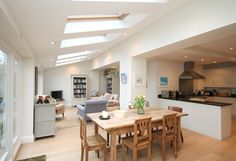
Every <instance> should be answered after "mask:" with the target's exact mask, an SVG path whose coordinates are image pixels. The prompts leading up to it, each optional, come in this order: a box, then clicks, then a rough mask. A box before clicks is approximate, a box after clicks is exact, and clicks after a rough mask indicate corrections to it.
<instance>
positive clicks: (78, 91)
mask: <svg viewBox="0 0 236 161" xmlns="http://www.w3.org/2000/svg"><path fill="white" fill-rule="evenodd" d="M87 79H88V78H87V76H86V75H72V105H73V106H75V105H77V104H78V103H79V104H84V102H85V101H86V100H87V94H88V85H87V84H88V83H87V82H88V80H87Z"/></svg>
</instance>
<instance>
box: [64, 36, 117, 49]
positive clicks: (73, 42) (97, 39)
mask: <svg viewBox="0 0 236 161" xmlns="http://www.w3.org/2000/svg"><path fill="white" fill-rule="evenodd" d="M119 36H120V34H117V33H115V34H107V35H102V36H92V37H82V38H76V39H67V40H62V41H61V48H65V47H72V46H82V45H88V44H97V43H103V42H107V41H111V40H113V39H115V38H117V37H119Z"/></svg>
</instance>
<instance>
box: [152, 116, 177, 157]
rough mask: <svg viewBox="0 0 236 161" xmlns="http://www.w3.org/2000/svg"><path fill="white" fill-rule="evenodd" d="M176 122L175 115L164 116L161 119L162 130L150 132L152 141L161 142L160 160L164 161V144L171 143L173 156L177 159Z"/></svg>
mask: <svg viewBox="0 0 236 161" xmlns="http://www.w3.org/2000/svg"><path fill="white" fill-rule="evenodd" d="M176 138H177V121H176V113H175V114H168V115H165V116H164V117H163V119H162V129H158V130H155V131H153V132H152V140H154V141H158V142H161V147H162V159H163V161H166V143H167V142H172V143H173V154H174V157H175V158H177V145H176Z"/></svg>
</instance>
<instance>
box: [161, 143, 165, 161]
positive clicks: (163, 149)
mask: <svg viewBox="0 0 236 161" xmlns="http://www.w3.org/2000/svg"><path fill="white" fill-rule="evenodd" d="M162 160H163V161H166V144H165V140H162Z"/></svg>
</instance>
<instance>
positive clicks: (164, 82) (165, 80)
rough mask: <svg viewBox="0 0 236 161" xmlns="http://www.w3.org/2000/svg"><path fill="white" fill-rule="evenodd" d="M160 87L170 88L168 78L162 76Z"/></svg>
mask: <svg viewBox="0 0 236 161" xmlns="http://www.w3.org/2000/svg"><path fill="white" fill-rule="evenodd" d="M159 81H160V87H168V85H169V79H168V77H166V76H161V77H160V79H159Z"/></svg>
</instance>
